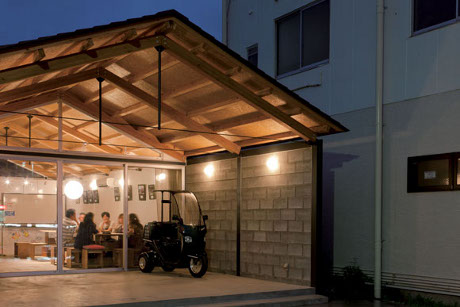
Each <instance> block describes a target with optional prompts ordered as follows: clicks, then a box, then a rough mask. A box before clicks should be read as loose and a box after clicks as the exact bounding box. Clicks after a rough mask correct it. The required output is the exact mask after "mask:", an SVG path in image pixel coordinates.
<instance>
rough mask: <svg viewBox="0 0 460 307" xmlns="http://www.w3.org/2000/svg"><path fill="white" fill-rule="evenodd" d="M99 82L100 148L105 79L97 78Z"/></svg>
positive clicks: (100, 142) (100, 143) (100, 144)
mask: <svg viewBox="0 0 460 307" xmlns="http://www.w3.org/2000/svg"><path fill="white" fill-rule="evenodd" d="M96 79H97V81H99V146H102V82H104V78H102V77H97V78H96Z"/></svg>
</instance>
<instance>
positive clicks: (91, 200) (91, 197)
mask: <svg viewBox="0 0 460 307" xmlns="http://www.w3.org/2000/svg"><path fill="white" fill-rule="evenodd" d="M86 193H87V194H88V204H94V199H93V191H91V190H90V191H86Z"/></svg>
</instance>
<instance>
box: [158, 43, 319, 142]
mask: <svg viewBox="0 0 460 307" xmlns="http://www.w3.org/2000/svg"><path fill="white" fill-rule="evenodd" d="M159 37H161V39H162V45H163V46H164V47H165V48H166V51H167V52H168V53H170V54H171V55H173V56H175V57H176V58H178V59H180V60H181V61H182V62H183V63H184V64H186V65H188V66H189V67H190V68H192V69H194V70H195V71H197V72H199V73H200V74H202V75H204V76H205V77H208V78H211V79H212V80H213V81H214V82H215V83H216V84H218V85H219V86H221V87H223V88H225V89H228V90H230V91H232V92H234V93H236V94H237V95H238V97H241V99H242V100H244V101H245V102H246V103H248V104H249V105H251V106H252V107H254V108H255V109H257V110H259V111H260V112H262V113H263V114H265V115H267V116H270V117H271V118H273V120H275V121H276V122H278V123H279V124H281V125H283V126H284V127H286V128H287V129H289V130H291V131H293V132H295V133H296V134H297V135H299V136H300V137H302V138H303V139H305V140H308V141H315V140H316V135H315V133H314V132H313V131H311V130H310V129H308V128H307V127H305V126H304V125H302V124H301V123H299V122H298V121H296V120H295V119H293V118H291V117H290V116H289V115H287V114H286V113H284V112H282V111H280V110H279V109H278V108H277V107H275V106H273V105H272V104H270V103H269V102H268V101H266V100H264V99H262V98H260V97H259V96H258V95H257V94H255V93H253V92H251V91H250V90H249V89H247V88H246V87H244V86H243V85H241V84H239V83H238V82H237V81H235V80H233V79H232V78H230V77H228V76H226V75H225V73H223V72H221V71H219V70H218V69H216V68H214V67H213V66H212V65H210V64H208V63H207V62H205V61H204V60H202V59H200V58H199V57H197V56H196V55H194V54H192V53H190V52H189V51H187V49H185V48H184V47H181V46H179V45H178V44H177V43H176V42H174V41H172V40H171V39H169V38H167V37H165V36H159Z"/></svg>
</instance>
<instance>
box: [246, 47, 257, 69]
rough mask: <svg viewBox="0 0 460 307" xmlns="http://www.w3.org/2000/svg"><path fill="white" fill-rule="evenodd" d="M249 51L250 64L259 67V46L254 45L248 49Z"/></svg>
mask: <svg viewBox="0 0 460 307" xmlns="http://www.w3.org/2000/svg"><path fill="white" fill-rule="evenodd" d="M247 51H248V61H249V63H251V64H252V65H254V66H256V67H257V64H258V62H259V46H258V45H257V44H255V45H252V46H251V47H248V49H247Z"/></svg>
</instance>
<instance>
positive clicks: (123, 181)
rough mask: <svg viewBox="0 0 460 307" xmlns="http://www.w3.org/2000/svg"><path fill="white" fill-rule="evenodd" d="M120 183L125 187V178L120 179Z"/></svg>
mask: <svg viewBox="0 0 460 307" xmlns="http://www.w3.org/2000/svg"><path fill="white" fill-rule="evenodd" d="M118 185H119V186H120V187H124V186H125V180H124V179H123V177H121V178H120V180H118Z"/></svg>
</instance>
